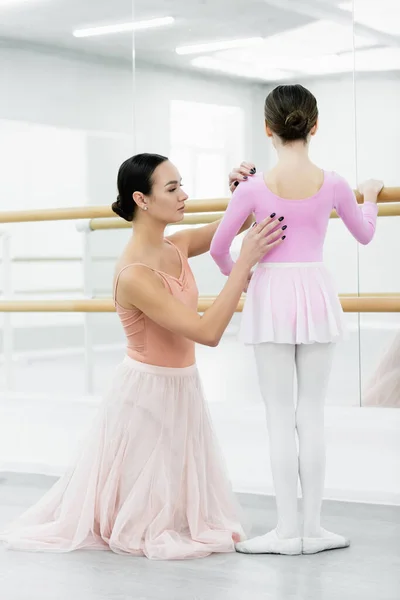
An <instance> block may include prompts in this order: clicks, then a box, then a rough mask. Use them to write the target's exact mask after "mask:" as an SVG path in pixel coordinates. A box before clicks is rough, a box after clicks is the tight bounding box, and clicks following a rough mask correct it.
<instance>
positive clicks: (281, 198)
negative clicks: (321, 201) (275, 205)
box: [261, 169, 327, 203]
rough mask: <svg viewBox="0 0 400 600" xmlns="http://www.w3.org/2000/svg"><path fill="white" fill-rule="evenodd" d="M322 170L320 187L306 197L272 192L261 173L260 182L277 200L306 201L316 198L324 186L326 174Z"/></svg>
mask: <svg viewBox="0 0 400 600" xmlns="http://www.w3.org/2000/svg"><path fill="white" fill-rule="evenodd" d="M321 171H322V175H323V180H322V184H321V187H320V188H319V189H318V190H317V191H316V192H315V194H313V195H312V196H307V198H298V199H296V198H283V197H282V196H278V194H275V192H273V191H272V190H271V189H270V188H269V187H268V186H267V184H266V182H265V174H264V173H261V182H262V184H263V186H264V188H265V189H266V190H267V191H268V192H269V193H270V194H272V196H274V197H275V198H276V199H277V200H282V201H283V202H297V203H301V202H308V201H309V200H314V199H315V198H317V197H318V196H319V195H320V193H321V192H322V191H323V189H324V188H325V185H326V183H327V176H326V172H325V171H324V169H321Z"/></svg>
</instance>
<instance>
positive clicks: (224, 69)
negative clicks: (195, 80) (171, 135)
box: [191, 56, 293, 81]
mask: <svg viewBox="0 0 400 600" xmlns="http://www.w3.org/2000/svg"><path fill="white" fill-rule="evenodd" d="M191 64H192V65H193V66H194V67H197V68H199V69H205V70H208V71H218V72H220V73H226V74H227V75H234V76H235V77H244V78H247V79H260V80H261V81H281V80H284V79H290V78H291V77H293V72H288V71H280V70H278V69H272V68H271V69H269V68H268V67H267V68H263V66H262V65H261V68H260V67H257V66H253V67H252V68H247V67H246V66H245V65H238V64H235V63H233V62H232V63H231V62H227V61H223V60H218V59H215V58H213V57H212V56H199V57H198V58H194V59H193V60H192V61H191Z"/></svg>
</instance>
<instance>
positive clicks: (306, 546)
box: [303, 529, 350, 554]
mask: <svg viewBox="0 0 400 600" xmlns="http://www.w3.org/2000/svg"><path fill="white" fill-rule="evenodd" d="M349 546H350V540H349V539H347V538H345V537H344V536H343V535H338V534H337V533H332V532H331V531H326V529H321V536H320V537H304V538H303V554H317V553H318V552H325V551H326V550H338V549H339V548H348V547H349Z"/></svg>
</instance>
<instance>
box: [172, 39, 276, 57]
mask: <svg viewBox="0 0 400 600" xmlns="http://www.w3.org/2000/svg"><path fill="white" fill-rule="evenodd" d="M263 41H264V39H263V38H262V37H254V38H246V39H241V40H225V41H220V42H210V43H208V44H196V45H194V46H180V47H179V48H176V49H175V51H176V53H177V54H180V55H186V54H201V53H203V52H216V51H218V50H228V49H229V48H245V47H247V46H254V45H256V44H262V43H263Z"/></svg>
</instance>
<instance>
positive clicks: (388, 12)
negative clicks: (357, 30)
mask: <svg viewBox="0 0 400 600" xmlns="http://www.w3.org/2000/svg"><path fill="white" fill-rule="evenodd" d="M339 7H340V8H341V9H342V10H346V11H348V12H353V2H342V3H341V4H340V5H339ZM399 18H400V5H399V0H379V2H377V0H362V2H359V1H358V2H355V3H354V19H355V21H356V23H360V24H361V25H366V26H367V27H371V29H375V30H377V31H383V32H384V33H390V34H392V35H398V34H399Z"/></svg>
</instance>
